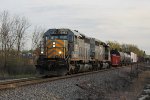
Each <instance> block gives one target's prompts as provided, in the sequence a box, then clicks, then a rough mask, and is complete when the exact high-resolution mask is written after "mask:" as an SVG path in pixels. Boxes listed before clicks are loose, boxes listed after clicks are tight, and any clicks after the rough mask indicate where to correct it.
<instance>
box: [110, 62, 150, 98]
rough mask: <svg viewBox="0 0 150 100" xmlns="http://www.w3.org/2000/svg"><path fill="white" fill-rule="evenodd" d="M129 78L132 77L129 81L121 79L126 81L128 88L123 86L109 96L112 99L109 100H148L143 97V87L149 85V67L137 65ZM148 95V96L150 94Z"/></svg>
mask: <svg viewBox="0 0 150 100" xmlns="http://www.w3.org/2000/svg"><path fill="white" fill-rule="evenodd" d="M130 76H133V77H132V79H131V81H128V80H127V79H125V78H124V79H123V80H126V81H128V83H127V85H128V86H124V87H123V88H120V89H119V91H114V93H111V94H110V95H109V96H110V97H112V98H111V99H110V100H150V97H144V96H143V94H144V93H143V91H145V90H144V88H145V86H147V85H148V86H149V84H150V65H145V64H141V65H139V67H138V69H137V71H136V72H135V73H133V74H131V75H130ZM124 82H125V81H124ZM124 84H126V83H124ZM148 95H149V96H150V93H149V94H148ZM115 97H116V98H115Z"/></svg>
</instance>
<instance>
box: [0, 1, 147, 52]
mask: <svg viewBox="0 0 150 100" xmlns="http://www.w3.org/2000/svg"><path fill="white" fill-rule="evenodd" d="M4 10H7V11H9V12H10V13H11V14H16V15H21V16H25V17H27V18H28V19H29V21H30V23H31V24H32V26H34V25H38V26H43V27H45V28H46V29H49V28H70V29H73V30H78V31H80V32H81V33H84V34H86V35H87V36H89V37H95V38H97V39H100V40H102V41H107V40H111V41H118V42H120V43H130V44H135V45H137V46H138V47H139V48H140V49H143V50H145V51H146V53H148V54H150V0H0V12H1V11H4Z"/></svg>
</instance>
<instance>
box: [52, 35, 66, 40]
mask: <svg viewBox="0 0 150 100" xmlns="http://www.w3.org/2000/svg"><path fill="white" fill-rule="evenodd" d="M50 39H51V40H54V39H61V40H67V35H55V36H50Z"/></svg>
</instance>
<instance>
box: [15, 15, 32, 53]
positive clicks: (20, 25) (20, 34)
mask: <svg viewBox="0 0 150 100" xmlns="http://www.w3.org/2000/svg"><path fill="white" fill-rule="evenodd" d="M14 24H15V27H16V47H17V55H19V53H20V51H21V47H22V46H23V44H24V41H23V40H24V38H25V36H26V30H27V29H28V28H29V27H30V24H29V22H28V21H27V19H26V18H24V17H22V18H20V17H16V18H15V23H14Z"/></svg>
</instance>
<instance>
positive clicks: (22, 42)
mask: <svg viewBox="0 0 150 100" xmlns="http://www.w3.org/2000/svg"><path fill="white" fill-rule="evenodd" d="M30 27H31V24H30V23H29V21H28V19H27V18H25V17H20V16H17V15H14V16H13V15H10V13H9V12H8V11H3V12H0V69H1V70H0V72H8V70H9V71H10V69H11V70H12V69H13V68H14V69H15V68H16V69H22V67H21V66H24V65H25V64H26V62H25V61H27V60H26V59H24V58H22V51H24V50H26V48H24V47H25V46H26V43H27V41H28V39H31V40H32V47H31V48H32V50H34V49H35V48H36V46H38V44H39V42H40V39H41V34H43V33H44V29H42V28H41V27H37V26H36V27H35V28H34V31H33V32H28V30H29V29H30ZM29 36H31V37H29ZM16 66H18V67H16ZM25 66H27V65H25Z"/></svg>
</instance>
